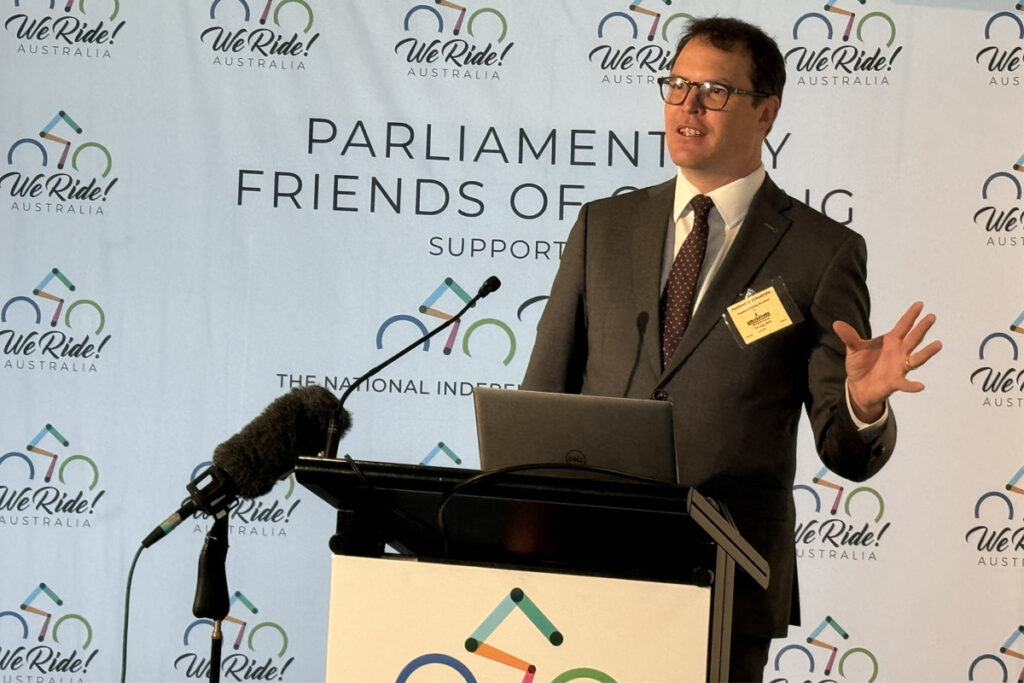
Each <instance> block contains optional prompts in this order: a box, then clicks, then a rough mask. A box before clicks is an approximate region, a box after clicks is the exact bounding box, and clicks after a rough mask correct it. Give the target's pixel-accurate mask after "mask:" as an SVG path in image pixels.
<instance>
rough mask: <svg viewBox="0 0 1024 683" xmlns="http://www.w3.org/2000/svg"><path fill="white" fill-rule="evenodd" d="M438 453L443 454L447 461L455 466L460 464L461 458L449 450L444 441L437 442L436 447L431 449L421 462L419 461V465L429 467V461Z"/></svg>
mask: <svg viewBox="0 0 1024 683" xmlns="http://www.w3.org/2000/svg"><path fill="white" fill-rule="evenodd" d="M438 453H444V454H445V455H446V456H447V457H448V459H449V460H451V461H452V462H453V463H455V464H456V465H461V464H462V458H460V457H459V456H458V455H456V454H455V452H454V451H453V450H452V449H451V448H449V447H448V446H447V445H446V444H445V442H444V441H438V442H437V445H436V446H434V447H433V448H431V449H430V452H429V453H427V454H426V455H425V456H424V457H423V459H422V460H420V464H421V465H429V464H430V461H431V460H433V459H434V457H435V456H436V455H437V454H438Z"/></svg>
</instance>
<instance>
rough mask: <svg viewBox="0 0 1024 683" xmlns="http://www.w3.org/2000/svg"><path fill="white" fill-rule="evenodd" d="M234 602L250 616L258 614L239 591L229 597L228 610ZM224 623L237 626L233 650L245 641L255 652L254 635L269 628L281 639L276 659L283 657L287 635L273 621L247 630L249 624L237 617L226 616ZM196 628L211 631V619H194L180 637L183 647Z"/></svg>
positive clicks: (186, 645)
mask: <svg viewBox="0 0 1024 683" xmlns="http://www.w3.org/2000/svg"><path fill="white" fill-rule="evenodd" d="M236 602H239V603H241V604H242V605H244V606H245V608H246V609H247V610H249V613H250V614H257V613H259V609H258V608H257V607H256V605H254V604H253V603H252V602H250V600H249V599H248V598H247V597H245V595H243V594H242V592H241V591H235V592H234V594H233V595H232V596H231V600H230V602H229V603H228V605H229V609H230V606H232V605H234V604H235V603H236ZM224 621H229V622H231V623H233V624H237V625H238V633H237V634H236V635H235V642H234V643H233V644H232V648H233V649H235V650H238V649H240V648H241V646H242V641H243V640H245V642H246V645H247V646H248V648H249V649H250V650H252V651H255V650H256V647H255V645H254V640H255V638H256V634H257V633H259V632H260V631H262V630H264V629H268V628H269V629H270V630H271V631H274V632H276V633H277V634H278V636H280V639H281V649H280V650H278V652H277V656H278V657H283V656H284V653H285V652H287V651H288V634H287V633H285V630H284V629H283V628H281V626H280V625H279V624H277V623H275V622H273V621H261V622H260V623H258V624H256V625H255V626H253V627H252V628H251V629H249V628H248V626H249V622H247V621H245V620H243V619H239V618H238V617H233V616H231V615H230V614H229V615H228V616H226V617H224ZM197 626H209V627H210V629H211V630H212V629H213V620H212V619H196V620H195V621H193V622H192V623H191V624H189V626H188V628H186V629H185V635H184V636H183V637H182V640H183V641H184V644H185V647H188V646H189V636H190V635H191V634H192V630H193V629H195V628H196V627H197ZM247 629H248V631H249V638H248V639H247V640H246V639H245V632H246V630H247Z"/></svg>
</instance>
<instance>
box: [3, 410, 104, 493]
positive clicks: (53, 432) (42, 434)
mask: <svg viewBox="0 0 1024 683" xmlns="http://www.w3.org/2000/svg"><path fill="white" fill-rule="evenodd" d="M47 435H49V436H51V437H52V438H53V439H54V440H55V441H57V443H59V444H60V445H61V446H63V447H65V448H67V446H68V445H69V443H70V442H69V441H68V440H67V439H65V438H64V436H63V435H62V434H61V433H60V432H59V431H57V429H56V427H54V426H53V425H52V424H47V425H46V426H45V427H43V428H42V429H40V430H39V433H38V434H36V436H35V438H34V439H32V441H31V442H30V443H29V445H28V446H26V448H25V450H27V451H28V452H29V453H34V454H36V455H41V456H43V457H45V458H49V459H50V464H49V466H48V467H47V468H46V474H45V475H43V481H44V482H49V481H50V480H51V479H52V478H53V471H54V469H55V467H56V465H57V459H58V457H59V456H58V454H57V453H54V452H52V451H48V450H46V448H44V447H42V446H40V445H39V444H40V442H42V441H43V439H44V438H46V436H47ZM50 448H54V447H53V446H50ZM9 459H14V460H22V461H24V462H25V464H26V465H27V466H28V478H29V479H30V480H34V479H35V478H36V468H35V464H34V463H33V462H32V459H31V458H29V457H28V456H27V455H25V454H24V453H19V452H17V451H11V452H9V453H5V454H4V455H2V456H0V465H3V463H4V462H5V461H6V460H9ZM78 461H83V462H84V463H85V464H86V465H88V466H89V468H90V469H91V470H92V481H91V482H90V483H89V490H90V491H92V490H93V489H95V488H96V484H98V483H99V480H100V471H99V468H98V467H96V463H95V462H94V461H93V460H92V459H91V458H89V457H87V456H84V455H81V454H76V455H72V456H70V457H67V458H64V461H63V462H62V463H61V466H60V469H58V470H57V478H58V480H59V481H60V482H61V483H62V484H66V483H67V482H66V481H65V478H64V477H65V471H66V470H67V468H68V466H69V465H71V464H72V463H74V462H78Z"/></svg>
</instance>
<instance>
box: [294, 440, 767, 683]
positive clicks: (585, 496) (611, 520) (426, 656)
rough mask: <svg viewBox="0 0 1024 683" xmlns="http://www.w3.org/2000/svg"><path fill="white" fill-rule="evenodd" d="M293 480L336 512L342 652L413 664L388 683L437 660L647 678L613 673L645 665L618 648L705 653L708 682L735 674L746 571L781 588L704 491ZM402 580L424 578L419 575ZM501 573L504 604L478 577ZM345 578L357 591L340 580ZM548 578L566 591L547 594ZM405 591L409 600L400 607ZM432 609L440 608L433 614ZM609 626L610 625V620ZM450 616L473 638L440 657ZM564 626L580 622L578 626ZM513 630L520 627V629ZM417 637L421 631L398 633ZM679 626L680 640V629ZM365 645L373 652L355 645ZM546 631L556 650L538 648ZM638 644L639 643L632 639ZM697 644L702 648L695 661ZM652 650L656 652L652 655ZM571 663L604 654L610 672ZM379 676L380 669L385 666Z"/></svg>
mask: <svg viewBox="0 0 1024 683" xmlns="http://www.w3.org/2000/svg"><path fill="white" fill-rule="evenodd" d="M295 474H296V478H297V479H298V481H299V483H300V484H302V485H303V486H305V487H306V488H307V489H309V490H310V491H312V492H313V493H315V494H316V495H317V496H319V497H320V498H322V499H324V500H325V501H327V502H328V503H329V504H331V505H332V506H333V507H334V508H335V509H336V510H337V529H336V533H335V534H334V535H333V536H332V538H331V540H330V548H331V550H332V551H333V552H334V553H335V556H336V557H335V563H336V564H335V568H334V573H335V575H336V576H334V577H333V578H332V597H331V601H332V606H331V610H332V614H331V624H332V627H331V632H329V634H328V637H329V639H330V642H329V651H330V652H331V653H336V652H337V651H339V648H340V649H345V651H346V652H348V653H352V652H354V653H355V655H351V654H350V655H349V656H348V657H347V658H346V660H345V661H347V662H348V663H350V664H351V665H352V666H355V664H354V663H353V662H354V659H355V658H357V657H356V655H360V654H367V655H368V656H369V655H370V653H371V651H372V656H370V657H369V658H371V659H374V660H375V661H377V660H380V659H381V658H382V656H383V655H384V654H386V653H390V652H395V653H397V654H396V656H397V657H398V660H402V661H399V664H398V665H395V666H396V667H397V668H398V669H400V670H395V671H394V673H393V674H389V677H393V678H394V680H396V681H404V680H413V681H414V680H416V679H415V678H412V679H410V678H409V676H410V675H412V673H413V672H414V671H416V670H418V669H419V668H423V667H428V666H436V667H438V668H439V669H440V668H449V669H451V670H452V672H455V673H454V674H453V675H455V678H452V679H451V680H466V681H474V680H477V679H478V677H479V678H480V680H488V679H489V678H488V676H486V675H484V674H483V673H475V672H474V670H473V668H472V667H473V666H477V668H478V669H479V668H480V665H479V664H477V663H478V662H483V663H484V664H487V665H488V666H496V664H495V662H497V663H498V664H501V665H503V666H506V667H514V668H518V669H520V671H521V672H522V673H523V675H522V678H521V679H520V678H519V677H518V675H519V674H516V676H515V677H513V678H505V679H503V680H523V681H533V680H534V675H535V674H536V675H538V676H542V678H539V679H538V681H537V683H539V681H540V680H553V681H558V682H562V681H571V680H598V681H613V680H635V679H637V678H639V676H638V675H637V674H636V670H631V671H623V670H619V671H610V670H608V669H610V668H615V667H629V666H635V665H629V664H618V663H607V662H608V661H610V660H608V659H607V658H606V657H607V656H610V653H614V654H616V655H623V656H625V655H627V654H628V655H630V656H633V657H635V658H639V659H635V660H634V661H643V662H648V663H649V662H650V661H651V660H652V659H661V658H664V660H665V661H666V662H668V661H669V660H670V659H671V657H672V656H678V657H679V659H680V661H681V662H682V661H683V660H684V659H685V660H686V662H688V663H687V664H686V665H687V666H693V657H694V655H696V656H697V660H698V664H697V665H698V666H699V667H700V668H701V669H702V670H703V672H704V673H703V674H702V675H701V677H705V676H706V680H708V681H720V680H727V678H728V658H729V639H730V633H731V621H732V596H733V582H734V580H735V577H736V573H737V567H738V568H739V571H742V572H746V573H747V574H749V575H750V576H751V577H752V578H753V579H754V581H756V582H757V583H758V584H760V585H761V586H762V587H766V586H767V585H768V565H767V562H766V561H765V560H764V559H763V558H762V557H761V556H760V555H759V554H758V553H757V552H756V551H755V550H754V549H753V548H752V547H751V546H750V545H749V544H748V543H747V542H746V541H745V540H744V539H743V538H742V537H741V536H740V535H739V533H738V532H737V531H736V529H735V527H734V526H733V525H732V524H731V523H730V522H729V521H728V519H727V516H726V514H723V512H724V511H722V510H720V509H719V508H718V507H717V506H716V504H715V503H714V502H713V501H711V500H709V499H708V498H705V497H704V496H702V495H701V494H700V493H698V492H697V491H696V490H694V489H688V488H684V487H679V486H672V485H658V484H653V483H640V482H636V481H626V480H614V479H611V478H599V479H598V478H582V477H581V476H580V475H578V474H574V473H572V472H569V473H566V476H549V474H550V473H543V475H541V474H537V473H531V472H529V471H521V472H496V473H495V472H489V473H486V474H481V473H480V472H478V471H475V470H465V469H455V468H441V467H427V466H422V465H398V464H390V463H379V462H362V461H352V460H348V459H344V460H341V459H339V460H332V459H326V458H318V457H301V458H299V461H298V465H297V467H296V469H295ZM395 551H397V555H396V554H395ZM401 558H409V559H413V560H414V561H413V562H409V561H406V560H403V559H401ZM339 563H340V564H339ZM339 567H344V569H339ZM407 568H411V569H407ZM405 571H416V572H421V573H422V577H419V576H417V577H413V578H408V577H406V575H405V574H403V572H405ZM477 571H480V572H484V573H482V574H477V573H474V572H477ZM502 572H508V574H503V573H502ZM495 573H496V575H497V577H498V579H497V584H495V585H498V586H505V587H507V588H508V589H509V590H504V589H503V592H501V594H500V595H499V594H498V593H496V592H495V593H488V592H487V591H486V590H484V589H482V588H480V586H483V585H485V584H486V583H487V582H486V581H485V580H484V579H482V578H479V577H481V576H483V577H490V576H492V575H494V574H495ZM337 574H344V575H345V577H347V578H348V580H350V583H349V584H347V585H343V584H341V583H339V578H338V576H337ZM488 580H489V579H488ZM544 580H551V581H554V582H555V583H553V584H551V586H548V585H546V584H545V582H544ZM558 581H562V582H563V583H557V582H558ZM353 582H354V583H353ZM386 582H392V584H393V585H387V586H385V585H383V584H384V583H386ZM424 582H425V583H424ZM520 583H522V584H524V585H522V586H520V585H518V584H520ZM513 584H515V585H513ZM374 590H376V591H377V593H374V592H373V591H374ZM404 590H411V591H412V592H411V593H410V594H409V595H407V596H406V597H402V596H403V595H405V594H404V593H403V592H402V591H404ZM478 590H479V591H480V594H479V596H478V595H477V594H476V592H475V591H478ZM488 590H490V589H488ZM494 590H495V591H497V589H494ZM606 590H607V591H609V592H608V593H607V594H606V593H605V591H606ZM446 591H447V592H448V593H449V595H448V596H447V597H445V592H446ZM371 594H372V595H371ZM490 595H493V596H494V599H491V598H490V597H488V596H490ZM541 596H543V600H542V599H541ZM463 598H465V599H466V600H469V601H470V602H473V601H475V602H473V605H475V609H476V613H477V616H476V617H474V616H473V615H472V614H471V615H469V616H456V611H457V609H456V603H459V602H460V601H462V600H463ZM564 598H569V599H570V600H569V602H568V603H567V604H566V605H564V606H559V607H557V608H553V607H552V605H554V604H555V603H556V602H557V601H559V600H562V599H564ZM430 599H434V600H439V601H440V602H439V605H440V606H426V607H424V605H425V604H426V603H427V602H428V601H429V600H430ZM677 600H678V601H679V607H678V608H677V607H676V606H674V605H675V602H674V601H677ZM494 605H496V606H494ZM416 609H422V610H423V611H421V612H419V613H418V614H421V616H414V610H416ZM335 610H341V611H344V612H346V613H345V614H335V613H334V612H335ZM616 610H620V611H619V612H616ZM630 610H632V611H633V612H635V613H636V614H635V616H634V615H630V614H628V612H630ZM353 611H357V612H359V613H358V614H356V613H352V612H353ZM516 613H521V615H520V616H515V614H516ZM609 615H612V616H609ZM371 617H373V618H377V619H381V620H383V621H384V622H385V623H384V625H382V626H381V627H380V628H381V629H382V630H381V632H380V633H381V635H377V636H372V637H371V636H370V635H369V633H370V626H369V625H368V624H369V621H368V620H369V619H370V618H371ZM389 619H390V622H388V620H389ZM601 619H606V620H610V621H608V622H607V624H608V625H605V626H600V625H598V622H599V621H600V620H601ZM631 619H635V621H631ZM440 620H448V621H455V622H459V623H458V625H456V626H455V627H454V628H455V629H456V630H455V631H453V632H458V633H461V634H462V635H461V636H459V641H458V642H457V643H451V642H446V645H452V646H453V647H454V646H457V647H455V649H454V650H449V651H441V650H444V648H440V650H439V648H438V646H436V645H435V644H434V643H432V642H431V641H430V637H431V634H432V633H434V632H435V629H439V628H440V626H439V625H438V622H439V621H440ZM560 621H561V622H569V623H572V624H574V625H573V626H572V628H569V629H566V628H563V626H562V624H561V623H559V622H560ZM420 622H428V623H420ZM662 622H665V623H662ZM668 622H681V623H678V624H672V625H670V624H668ZM506 624H512V625H509V626H506ZM627 624H633V625H632V626H628V625H627ZM513 627H515V628H518V629H519V631H516V632H515V633H513ZM403 628H404V629H406V630H405V631H403V630H402V629H403ZM460 628H461V631H460V630H458V629H460ZM346 629H347V630H346ZM503 629H504V630H506V631H507V632H508V633H503V632H502V630H503ZM343 632H344V633H343ZM405 632H407V633H409V634H411V635H407V636H401V635H399V634H400V633H405ZM570 632H571V633H570ZM676 632H678V634H680V635H678V636H675V635H672V634H674V633H676ZM531 633H532V635H531ZM538 633H539V634H540V636H538ZM687 634H697V636H698V637H693V636H691V635H687ZM577 635H578V637H575V638H570V636H577ZM358 636H366V637H367V638H369V639H370V640H372V641H373V642H369V643H366V644H363V645H358V646H357V645H354V644H353V642H352V640H353V638H356V637H358ZM502 637H504V638H505V640H504V641H502ZM538 637H541V639H542V640H544V646H545V647H546V648H547V649H546V650H545V649H544V648H541V647H538V646H537V644H536V643H535V642H534V640H536V638H538ZM630 637H634V638H636V639H637V643H639V644H636V643H634V644H629V645H627V644H626V639H628V638H630ZM403 638H409V639H412V640H417V641H418V642H417V644H416V645H413V646H410V647H412V648H413V649H415V648H417V647H419V648H423V649H424V650H426V651H424V652H422V653H416V652H412V651H411V650H409V651H406V650H401V648H400V647H399V645H398V642H399V641H400V640H402V639H403ZM677 638H678V639H685V640H688V641H689V642H676V639H677ZM531 639H533V640H531ZM450 640H452V639H451V638H449V641H450ZM570 640H572V641H573V642H572V646H573V647H569V646H570ZM584 640H589V641H590V642H591V643H597V644H598V645H599V646H598V647H597V649H596V652H597V654H596V655H594V654H583V653H582V650H578V649H574V648H575V647H576V645H577V644H578V643H579V642H581V641H584ZM556 641H557V642H556ZM563 642H564V648H563V649H562V650H560V651H558V654H559V656H562V657H563V659H562V660H559V663H558V664H552V665H546V668H545V669H543V670H542V669H541V667H540V665H538V664H536V662H535V661H534V660H536V659H538V658H540V657H542V656H543V657H547V656H548V650H550V651H551V652H552V653H554V652H556V648H552V647H551V645H554V646H559V645H563ZM509 643H512V644H514V645H515V648H519V649H521V650H524V651H525V650H530V651H531V654H530V656H523V655H520V654H518V653H513V652H511V649H515V648H511V647H510V646H509ZM693 643H698V644H699V645H700V648H699V649H700V650H701V651H700V652H698V653H693V652H689V653H686V652H685V651H686V650H687V649H690V650H692V649H693ZM647 647H654V648H658V651H657V652H646V653H645V652H643V651H642V650H643V649H644V648H647ZM374 648H378V649H377V650H375V649H374ZM435 650H437V651H435ZM542 650H543V652H542ZM616 650H617V651H616ZM592 651H594V650H592ZM410 652H411V654H410ZM563 653H571V654H564V655H563ZM551 656H554V655H551ZM481 657H482V658H483V659H481ZM571 657H591V658H594V657H597V658H598V659H600V660H601V662H603V664H602V666H603V667H604V668H600V667H598V666H596V664H595V662H578V661H569V659H570V658H571ZM328 659H329V665H328V676H329V677H330V678H332V680H333V679H335V678H337V679H339V680H340V679H343V678H344V672H343V671H339V670H335V671H333V672H332V669H331V664H330V661H331V654H329V657H328ZM484 660H486V661H484ZM405 661H408V664H405V663H404V662H405ZM466 662H470V663H469V664H467V663H466ZM563 662H567V663H563ZM552 666H554V667H560V668H559V669H558V670H554V669H552V668H551V667H552ZM566 666H569V669H567V670H565V671H562V670H561V669H564V668H565V667H566ZM669 666H670V667H671V665H669ZM403 667H404V668H403ZM365 671H369V670H365ZM374 671H377V674H374V675H379V674H380V671H382V670H374ZM645 671H646V669H645ZM554 674H558V675H557V676H554ZM361 675H368V674H365V673H364V674H361ZM644 675H648V674H644ZM651 675H654V674H651ZM403 676H404V677H403ZM460 677H461V678H460ZM673 677H674V676H673ZM424 680H425V679H424ZM444 680H449V679H447V678H446V679H444ZM690 680H693V678H691V679H690Z"/></svg>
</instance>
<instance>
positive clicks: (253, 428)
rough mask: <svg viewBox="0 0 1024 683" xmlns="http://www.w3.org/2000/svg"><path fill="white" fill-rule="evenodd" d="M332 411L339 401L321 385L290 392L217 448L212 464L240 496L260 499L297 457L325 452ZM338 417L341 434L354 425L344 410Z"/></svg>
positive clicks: (292, 465) (293, 464)
mask: <svg viewBox="0 0 1024 683" xmlns="http://www.w3.org/2000/svg"><path fill="white" fill-rule="evenodd" d="M336 410H338V399H337V398H336V397H335V396H334V394H332V393H331V392H330V391H328V390H327V389H325V388H324V387H320V386H311V387H302V388H300V389H293V390H292V391H290V392H289V393H287V394H285V395H284V396H281V397H279V398H277V399H276V400H274V402H273V403H271V404H270V405H269V406H267V407H266V408H265V409H264V411H263V412H262V413H261V414H260V415H259V417H257V418H256V419H254V420H253V421H252V422H250V423H249V424H247V425H246V426H245V427H243V428H242V431H240V432H238V433H237V434H235V435H234V436H232V437H231V438H230V439H228V440H227V441H225V442H224V443H222V444H221V445H219V446H217V448H216V449H214V451H213V463H214V464H215V465H218V466H219V467H221V468H223V469H224V470H225V471H226V472H227V473H228V476H229V477H230V478H231V480H232V481H233V482H234V484H235V486H236V487H237V489H238V495H239V496H241V497H242V498H255V497H257V496H262V495H263V494H265V493H267V492H268V491H270V489H271V488H273V486H274V484H275V483H276V482H277V480H278V479H280V478H281V477H283V476H284V475H286V474H287V473H289V472H291V471H292V470H293V469H294V468H295V462H296V459H297V458H298V457H299V456H300V455H314V454H316V453H318V452H319V451H320V450H322V449H323V446H324V442H325V440H326V438H327V425H328V423H329V422H330V419H331V415H332V414H333V413H334V412H335V411H336ZM338 417H339V425H338V427H339V429H340V431H341V434H344V433H345V432H347V431H348V429H349V427H350V426H351V424H352V420H351V417H350V416H349V414H348V413H347V412H345V411H342V412H341V414H340V415H339V416H338Z"/></svg>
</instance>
